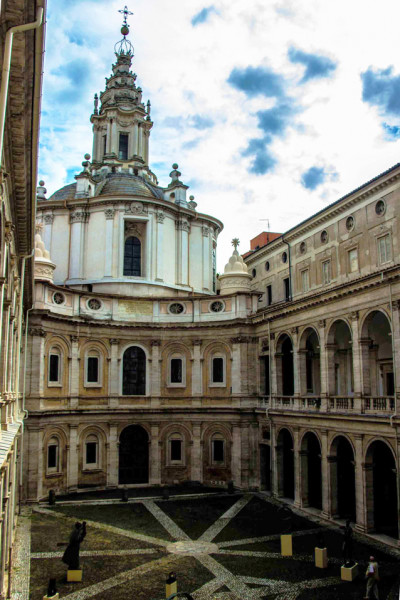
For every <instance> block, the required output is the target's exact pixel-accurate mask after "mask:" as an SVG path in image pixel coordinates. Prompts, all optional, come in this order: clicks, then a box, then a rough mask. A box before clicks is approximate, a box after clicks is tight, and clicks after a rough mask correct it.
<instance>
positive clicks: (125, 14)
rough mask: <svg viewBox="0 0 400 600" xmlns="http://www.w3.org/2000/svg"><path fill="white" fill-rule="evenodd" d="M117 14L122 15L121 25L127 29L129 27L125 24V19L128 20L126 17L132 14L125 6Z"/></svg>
mask: <svg viewBox="0 0 400 600" xmlns="http://www.w3.org/2000/svg"><path fill="white" fill-rule="evenodd" d="M118 12H119V13H121V14H123V15H124V22H123V25H125V26H126V27H129V25H128V23H127V18H128V15H133V12H131V11H130V10H128V7H127V6H124V10H119V11H118ZM124 35H127V34H124Z"/></svg>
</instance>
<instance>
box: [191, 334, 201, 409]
mask: <svg viewBox="0 0 400 600" xmlns="http://www.w3.org/2000/svg"><path fill="white" fill-rule="evenodd" d="M201 343H202V342H201V340H193V360H192V396H193V398H197V399H196V400H194V405H197V404H201V394H202V391H203V386H202V377H201Z"/></svg>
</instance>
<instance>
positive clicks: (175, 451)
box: [170, 440, 182, 462]
mask: <svg viewBox="0 0 400 600" xmlns="http://www.w3.org/2000/svg"><path fill="white" fill-rule="evenodd" d="M170 444H171V462H181V460H182V440H171V441H170Z"/></svg>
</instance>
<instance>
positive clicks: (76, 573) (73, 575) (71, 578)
mask: <svg viewBox="0 0 400 600" xmlns="http://www.w3.org/2000/svg"><path fill="white" fill-rule="evenodd" d="M67 581H68V583H72V582H74V583H77V582H80V581H82V569H68V571H67Z"/></svg>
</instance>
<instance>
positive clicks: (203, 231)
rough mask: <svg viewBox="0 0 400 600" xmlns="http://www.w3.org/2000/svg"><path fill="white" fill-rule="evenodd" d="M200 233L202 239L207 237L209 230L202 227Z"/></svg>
mask: <svg viewBox="0 0 400 600" xmlns="http://www.w3.org/2000/svg"><path fill="white" fill-rule="evenodd" d="M201 233H202V234H203V237H208V236H209V235H210V228H209V227H205V226H204V227H202V228H201Z"/></svg>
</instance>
